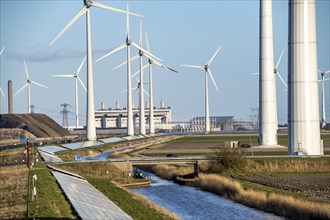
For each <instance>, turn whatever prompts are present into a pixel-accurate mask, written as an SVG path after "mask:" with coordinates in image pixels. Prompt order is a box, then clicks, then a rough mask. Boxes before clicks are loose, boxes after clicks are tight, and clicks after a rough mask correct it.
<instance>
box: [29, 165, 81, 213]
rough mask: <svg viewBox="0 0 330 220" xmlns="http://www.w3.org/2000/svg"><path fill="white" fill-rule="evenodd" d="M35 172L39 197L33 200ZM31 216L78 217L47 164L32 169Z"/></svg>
mask: <svg viewBox="0 0 330 220" xmlns="http://www.w3.org/2000/svg"><path fill="white" fill-rule="evenodd" d="M34 174H35V175H37V180H36V181H34V184H35V187H36V189H37V197H36V198H35V199H34V201H32V195H31V191H32V187H33V186H32V177H33V175H34ZM29 218H38V219H59V218H66V219H76V218H77V217H76V215H75V214H74V213H73V211H72V209H71V207H70V205H69V203H68V202H67V200H66V198H65V196H64V194H63V193H62V190H61V189H60V187H59V185H58V184H57V183H56V180H55V178H54V176H53V175H52V174H51V170H50V169H48V168H47V167H46V165H38V166H36V167H34V168H33V169H31V171H30V191H29Z"/></svg>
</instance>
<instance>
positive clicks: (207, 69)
mask: <svg viewBox="0 0 330 220" xmlns="http://www.w3.org/2000/svg"><path fill="white" fill-rule="evenodd" d="M221 47H222V46H220V47H219V48H218V50H217V51H216V52H215V53H214V54H213V56H212V57H211V59H210V60H209V62H207V63H206V64H205V65H204V66H194V65H181V66H185V67H191V68H195V69H204V70H205V133H208V132H210V115H209V91H208V75H210V77H211V79H212V82H213V84H214V86H215V88H216V90H217V91H218V92H219V89H218V87H217V84H216V83H215V81H214V78H213V76H212V73H211V70H210V64H211V63H212V61H213V59H214V58H215V56H216V55H217V54H218V52H219V50H220V49H221Z"/></svg>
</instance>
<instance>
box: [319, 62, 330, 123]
mask: <svg viewBox="0 0 330 220" xmlns="http://www.w3.org/2000/svg"><path fill="white" fill-rule="evenodd" d="M317 71H318V72H319V74H321V77H322V79H321V82H322V122H321V128H324V127H325V126H326V125H327V122H326V116H325V97H324V81H325V79H324V75H325V74H328V73H330V70H327V71H324V72H323V71H321V70H319V69H318V70H317ZM326 80H328V79H326Z"/></svg>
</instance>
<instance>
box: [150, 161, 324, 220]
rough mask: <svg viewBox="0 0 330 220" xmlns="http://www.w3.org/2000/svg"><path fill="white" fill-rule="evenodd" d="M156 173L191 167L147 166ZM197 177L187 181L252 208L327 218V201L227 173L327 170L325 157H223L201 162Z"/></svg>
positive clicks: (170, 173) (173, 172) (179, 171)
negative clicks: (231, 176)
mask: <svg viewBox="0 0 330 220" xmlns="http://www.w3.org/2000/svg"><path fill="white" fill-rule="evenodd" d="M148 168H149V170H152V172H154V173H155V174H156V175H158V176H161V177H163V178H166V179H172V178H173V176H174V175H184V174H188V173H191V172H192V171H193V168H192V167H182V168H180V167H174V166H167V165H156V166H153V167H148ZM200 169H201V171H203V172H204V173H202V174H200V175H199V177H198V178H197V179H196V181H194V182H193V183H191V185H192V186H195V187H198V188H201V189H202V190H205V191H209V192H213V193H216V194H218V195H220V196H224V197H226V198H228V199H231V200H233V201H236V202H239V203H242V204H244V205H247V206H249V207H252V208H256V209H259V210H262V211H266V212H271V213H274V214H276V215H280V216H284V217H286V218H290V219H329V218H330V204H329V203H320V202H315V201H310V200H306V198H303V197H302V196H300V195H299V194H297V193H290V192H285V191H283V190H278V189H274V188H272V187H265V186H260V185H258V184H254V183H250V182H244V181H236V180H233V179H231V178H230V174H231V173H267V174H271V173H272V174H274V173H286V174H294V173H330V161H329V160H328V158H317V159H311V158H303V159H280V160H277V159H258V160H251V159H241V158H239V157H227V158H225V159H224V160H221V161H217V162H213V163H201V166H200Z"/></svg>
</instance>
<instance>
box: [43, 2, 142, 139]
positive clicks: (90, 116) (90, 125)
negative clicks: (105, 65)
mask: <svg viewBox="0 0 330 220" xmlns="http://www.w3.org/2000/svg"><path fill="white" fill-rule="evenodd" d="M92 6H94V7H97V8H102V9H106V10H109V11H116V12H120V13H125V14H131V15H135V16H140V17H141V15H138V14H135V13H131V12H127V11H124V10H120V9H117V8H113V7H110V6H107V5H103V4H101V3H97V2H91V1H90V0H84V7H83V8H82V9H81V10H80V11H79V12H78V13H77V14H76V15H75V16H74V17H73V19H72V20H71V21H70V22H69V23H68V24H67V25H66V26H65V27H64V28H63V29H62V31H61V32H60V33H59V34H58V35H57V36H56V37H55V39H54V40H53V41H52V42H51V43H50V45H52V44H53V43H54V42H55V41H56V40H57V39H58V38H59V37H60V36H61V35H62V34H63V33H64V32H65V31H66V30H67V29H68V28H69V27H70V26H71V25H72V24H73V23H74V22H75V21H76V20H77V19H78V18H79V17H81V16H82V15H83V14H85V13H86V32H87V39H86V40H87V120H86V122H87V132H86V134H87V139H88V140H96V128H95V112H94V88H93V72H92V71H93V68H92V43H91V31H90V11H89V9H90V7H92Z"/></svg>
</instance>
